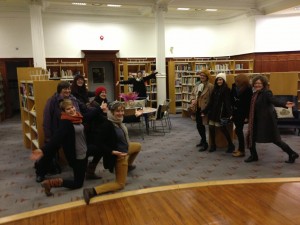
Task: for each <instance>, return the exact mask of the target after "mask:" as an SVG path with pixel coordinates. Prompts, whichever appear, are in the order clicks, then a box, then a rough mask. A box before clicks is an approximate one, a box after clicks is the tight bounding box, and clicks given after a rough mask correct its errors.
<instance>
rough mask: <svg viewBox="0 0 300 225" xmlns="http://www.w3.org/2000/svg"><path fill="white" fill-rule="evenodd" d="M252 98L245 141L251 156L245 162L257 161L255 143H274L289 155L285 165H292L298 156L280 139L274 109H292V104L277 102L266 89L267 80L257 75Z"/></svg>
mask: <svg viewBox="0 0 300 225" xmlns="http://www.w3.org/2000/svg"><path fill="white" fill-rule="evenodd" d="M252 86H253V90H254V93H253V96H252V99H251V104H250V113H249V125H248V134H247V141H248V147H249V148H250V153H251V155H250V156H249V158H248V159H246V160H245V162H253V161H257V160H258V156H257V152H256V147H255V143H274V144H275V145H277V146H278V147H280V148H281V149H282V150H283V151H284V152H286V153H287V154H288V155H289V158H288V160H287V161H285V162H286V163H294V162H295V160H296V159H297V158H299V155H298V154H297V153H296V152H294V151H293V150H292V149H291V148H290V146H288V145H287V144H286V143H285V142H284V141H282V139H281V137H280V133H279V130H278V127H277V115H276V112H275V109H274V106H276V107H285V108H288V107H293V106H294V103H293V102H281V101H279V100H277V99H276V98H275V97H274V96H273V94H272V91H271V90H269V89H268V80H267V78H266V77H265V76H262V75H258V76H256V77H254V78H253V80H252Z"/></svg>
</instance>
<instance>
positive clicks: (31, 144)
mask: <svg viewBox="0 0 300 225" xmlns="http://www.w3.org/2000/svg"><path fill="white" fill-rule="evenodd" d="M41 71H42V69H41V68H32V67H31V68H30V67H26V68H17V74H18V86H19V100H20V110H21V122H22V128H23V140H24V146H25V147H26V148H28V149H31V150H33V149H36V148H39V147H41V146H42V145H43V144H44V131H43V114H44V107H45V105H46V102H47V100H48V98H50V97H51V96H52V95H53V94H54V93H55V92H56V88H57V84H58V83H59V82H60V81H57V80H48V79H44V80H41V79H40V80H32V77H33V76H34V74H39V73H40V72H41Z"/></svg>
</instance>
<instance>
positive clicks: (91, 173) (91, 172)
mask: <svg viewBox="0 0 300 225" xmlns="http://www.w3.org/2000/svg"><path fill="white" fill-rule="evenodd" d="M96 167H97V163H93V162H90V163H89V164H88V166H87V168H86V173H85V175H86V178H87V179H101V178H102V177H101V176H98V175H96V174H95V170H96Z"/></svg>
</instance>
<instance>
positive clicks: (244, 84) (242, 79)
mask: <svg viewBox="0 0 300 225" xmlns="http://www.w3.org/2000/svg"><path fill="white" fill-rule="evenodd" d="M235 84H236V86H237V87H238V88H239V91H240V92H243V91H245V90H246V89H247V88H248V87H251V85H250V80H249V77H248V76H247V75H246V74H238V75H237V76H236V77H235Z"/></svg>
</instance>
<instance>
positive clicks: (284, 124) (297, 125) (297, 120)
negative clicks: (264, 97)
mask: <svg viewBox="0 0 300 225" xmlns="http://www.w3.org/2000/svg"><path fill="white" fill-rule="evenodd" d="M274 97H275V98H277V99H279V100H281V101H284V102H286V101H290V102H294V103H295V107H293V109H292V114H293V115H292V117H291V118H280V117H278V118H277V126H278V128H291V129H295V131H296V130H298V135H300V112H299V111H298V98H297V96H293V95H274Z"/></svg>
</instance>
